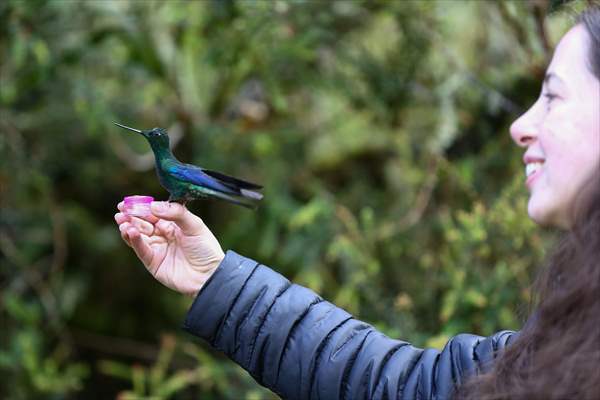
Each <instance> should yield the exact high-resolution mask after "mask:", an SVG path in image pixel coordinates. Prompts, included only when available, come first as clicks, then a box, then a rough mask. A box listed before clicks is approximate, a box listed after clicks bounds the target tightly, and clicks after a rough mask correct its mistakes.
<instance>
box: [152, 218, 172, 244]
mask: <svg viewBox="0 0 600 400" xmlns="http://www.w3.org/2000/svg"><path fill="white" fill-rule="evenodd" d="M154 227H155V229H154V231H155V232H156V234H158V235H162V236H164V237H165V238H167V240H172V239H173V238H174V237H175V229H177V225H175V222H171V221H167V220H165V219H161V220H160V221H158V222H157V223H156V225H155V226H154Z"/></svg>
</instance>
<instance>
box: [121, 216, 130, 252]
mask: <svg viewBox="0 0 600 400" xmlns="http://www.w3.org/2000/svg"><path fill="white" fill-rule="evenodd" d="M130 226H131V224H129V222H125V223H123V224H121V225H119V231H120V233H121V238H122V239H123V241H124V242H125V243H126V244H127V246H129V247H131V240H130V238H129V235H128V234H127V229H128V228H129V227H130Z"/></svg>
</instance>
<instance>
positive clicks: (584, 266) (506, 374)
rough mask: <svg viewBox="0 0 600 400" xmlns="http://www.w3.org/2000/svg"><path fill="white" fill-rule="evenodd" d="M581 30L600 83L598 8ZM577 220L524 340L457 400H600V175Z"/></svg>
mask: <svg viewBox="0 0 600 400" xmlns="http://www.w3.org/2000/svg"><path fill="white" fill-rule="evenodd" d="M577 23H578V24H582V25H583V26H584V27H585V28H586V31H587V33H588V34H589V37H590V39H591V40H590V45H589V50H588V55H589V57H588V60H587V61H588V66H589V68H590V71H592V73H593V74H594V75H595V76H596V78H598V81H599V82H600V4H595V5H591V6H590V7H589V8H588V9H587V10H585V11H584V12H583V13H582V14H581V15H580V16H579V18H578V19H577ZM599 86H600V83H599ZM599 90H600V89H599ZM571 215H572V216H573V221H574V222H573V226H572V228H571V229H570V230H569V231H567V232H565V233H564V235H563V237H562V238H561V239H560V240H559V242H558V245H557V246H556V247H555V248H554V250H553V252H552V253H551V254H550V256H549V258H548V260H547V263H546V266H545V268H543V269H542V270H541V271H540V273H539V275H538V277H537V279H536V281H535V282H534V285H533V289H534V293H535V295H534V298H533V301H532V310H533V311H532V312H531V314H530V317H529V318H528V320H527V322H526V323H525V326H524V327H523V329H522V330H521V332H520V334H519V336H518V338H517V339H516V340H515V341H514V342H513V343H512V344H511V345H510V346H509V347H507V348H506V350H505V351H504V352H502V353H499V354H498V355H497V358H496V360H495V361H494V365H493V366H492V367H491V369H490V371H489V372H487V373H482V374H480V375H476V376H473V377H472V378H471V379H470V380H468V381H467V382H466V383H465V384H464V385H463V386H462V387H460V388H458V391H457V393H456V394H455V395H454V398H455V399H461V400H466V399H468V400H475V399H476V400H490V399H544V400H546V399H581V400H584V399H590V400H592V399H600V171H596V173H595V174H594V176H593V177H592V178H591V179H590V181H589V182H588V183H587V184H586V185H584V187H583V188H582V191H581V192H580V194H579V197H578V198H577V201H575V202H574V204H573V205H572V210H571Z"/></svg>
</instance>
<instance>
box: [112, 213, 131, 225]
mask: <svg viewBox="0 0 600 400" xmlns="http://www.w3.org/2000/svg"><path fill="white" fill-rule="evenodd" d="M115 221H116V222H117V224H119V225H121V224H122V223H124V222H129V216H128V215H127V214H123V213H120V212H118V213H116V214H115Z"/></svg>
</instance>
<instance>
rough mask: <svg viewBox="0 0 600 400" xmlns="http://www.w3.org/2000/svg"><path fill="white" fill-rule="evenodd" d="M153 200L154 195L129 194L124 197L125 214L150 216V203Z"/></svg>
mask: <svg viewBox="0 0 600 400" xmlns="http://www.w3.org/2000/svg"><path fill="white" fill-rule="evenodd" d="M153 201H154V197H152V196H127V197H125V198H124V199H123V204H124V205H125V214H127V215H129V216H131V217H148V216H150V215H152V212H151V211H150V203H152V202H153Z"/></svg>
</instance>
